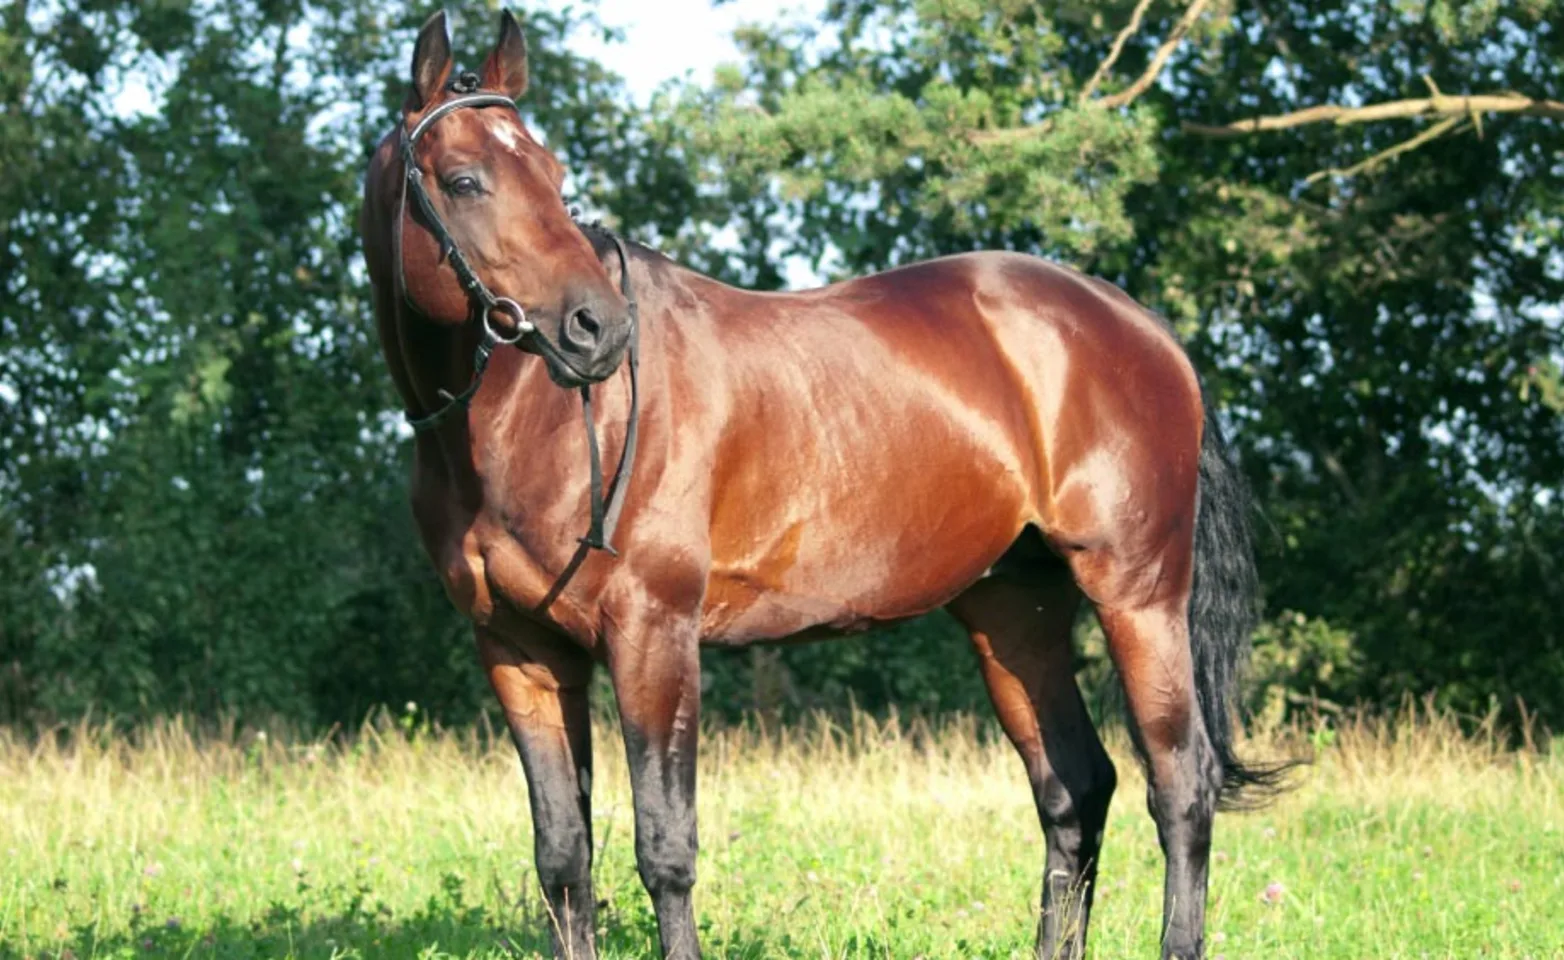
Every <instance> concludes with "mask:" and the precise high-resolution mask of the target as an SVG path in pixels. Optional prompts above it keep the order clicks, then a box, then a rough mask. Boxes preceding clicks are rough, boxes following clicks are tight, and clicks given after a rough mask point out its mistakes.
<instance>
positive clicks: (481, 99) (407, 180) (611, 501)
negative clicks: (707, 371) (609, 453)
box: [392, 74, 641, 567]
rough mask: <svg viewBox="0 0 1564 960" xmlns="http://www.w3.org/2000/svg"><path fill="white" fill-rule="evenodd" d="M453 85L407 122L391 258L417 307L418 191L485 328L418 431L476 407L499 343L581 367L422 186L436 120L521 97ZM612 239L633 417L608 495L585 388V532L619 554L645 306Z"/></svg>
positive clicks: (466, 82)
mask: <svg viewBox="0 0 1564 960" xmlns="http://www.w3.org/2000/svg"><path fill="white" fill-rule="evenodd" d="M451 89H452V90H453V91H455V92H456V93H458V94H461V96H457V97H455V98H453V99H450V100H447V101H446V102H444V103H442V104H440V105H439V106H438V107H435V108H434V109H433V110H431V111H429V112H428V113H427V114H425V115H424V117H423V119H421V120H419V121H418V123H417V124H415V125H414V126H413V127H412V129H410V130H409V129H408V128H407V127H405V126H404V127H403V128H402V148H401V153H402V168H403V170H404V171H405V173H404V176H403V178H402V192H401V197H400V199H399V200H398V203H397V216H396V230H395V232H394V233H393V236H392V243H393V246H394V248H395V249H394V251H393V256H394V258H395V260H396V285H397V291H398V294H399V295H400V296H401V298H402V299H403V301H405V302H406V303H407V304H409V305H410V306H413V307H414V308H415V309H416V308H417V305H416V304H414V303H413V302H412V298H411V297H409V296H408V292H407V272H406V265H405V262H404V260H403V246H402V243H403V241H402V234H403V231H404V229H405V225H406V223H407V197H408V194H412V196H413V199H414V200H415V201H417V203H418V212H419V213H420V214H422V216H423V219H424V222H425V224H426V225H427V226H428V228H429V232H430V233H432V234H433V235H434V238H435V241H436V242H437V243H438V244H439V245H440V255H441V257H443V258H444V259H446V260H448V261H450V264H451V269H452V270H453V271H455V273H456V279H457V281H458V282H460V283H461V285H462V289H463V290H464V291H465V292H466V293H467V299H468V301H469V303H470V304H471V308H472V309H471V313H470V314H469V316H468V321H469V322H471V321H472V320H473V319H476V320H477V321H478V323H479V325H480V327H481V329H480V331H479V334H478V346H477V348H476V350H475V351H474V352H473V371H472V380H471V381H469V382H468V384H467V387H466V388H465V389H464V390H462V392H461V393H457V394H452V393H451V392H449V391H447V390H443V389H442V390H440V391H439V396H440V398H441V399H442V400H444V401H445V405H444V406H442V407H440V408H439V409H438V410H436V411H434V412H433V413H430V414H426V415H424V416H422V417H415V416H413V415H412V414H411V413H407V414H405V416H406V417H407V422H408V425H409V426H411V427H412V428H413V430H414V431H415V432H419V433H422V432H424V431H426V430H432V429H434V428H435V427H438V426H440V425H441V424H442V423H444V422H445V421H446V420H448V419H449V418H450V417H451V415H452V414H454V413H456V412H457V411H461V410H467V409H468V408H469V407H470V406H471V405H472V399H473V397H474V396H476V395H477V393H478V388H479V387H480V386H482V385H483V374H484V371H485V370H487V369H488V367H489V358H490V357H491V356H493V354H494V350H495V348H497V347H500V346H516V347H518V348H520V349H524V350H530V351H531V352H533V353H536V354H538V355H540V356H541V357H542V358H543V360H544V362H545V363H549V364H552V365H554V366H555V367H557V368H563V369H565V370H569V371H571V372H572V373H575V374H577V376H579V375H580V374H579V372H578V371H577V370H576V368H575V366H574V365H573V364H571V363H570V361H568V360H566V359H565V357H564V354H563V353H562V352H561V351H560V349H559V347H558V346H556V345H555V344H554V343H553V342H551V341H550V340H549V339H548V337H546V336H544V334H543V332H542V331H541V330H539V329H538V328H537V325H536V324H534V323H532V321H530V320H528V319H527V312H526V311H525V310H523V309H522V307H521V304H519V303H517V302H516V301H515V300H512V299H510V298H509V297H501V296H496V295H495V293H494V291H492V290H490V289H489V288H488V286H487V285H486V284H485V283H484V282H483V280H482V279H480V278H479V276H478V274H477V272H476V271H475V270H473V268H472V264H471V263H469V262H468V260H467V257H466V256H465V255H464V254H463V253H462V249H461V247H459V246H457V244H456V238H454V237H452V236H451V231H450V230H449V229H448V228H447V227H446V225H445V221H443V220H441V219H440V215H439V213H437V212H436V211H435V209H434V203H433V202H432V201H431V200H430V199H429V192H428V191H427V190H426V189H425V188H424V175H423V171H422V170H420V169H419V168H418V161H417V158H416V157H415V156H414V151H415V149H416V148H417V146H418V141H419V140H420V139H421V138H422V137H423V135H424V134H425V133H427V132H428V131H429V128H430V127H432V126H434V125H435V124H436V123H437V122H439V120H440V119H441V118H442V117H445V116H447V115H449V114H451V113H454V112H456V111H457V110H461V109H463V108H466V107H472V108H474V109H478V108H482V107H499V106H504V107H509V108H510V109H512V110H514V109H516V104H515V101H513V100H511V99H510V98H509V97H503V96H500V95H498V94H492V93H473V92H472V91H474V90H476V89H477V78H476V77H474V76H472V75H470V74H469V75H464V76H463V77H462V78H461V79H460V80H458V81H456V82H455V83H453V84H452V85H451ZM597 229H599V230H601V231H602V232H603V234H604V235H605V236H607V237H608V239H609V240H611V241H613V244H614V249H615V250H616V251H617V252H618V254H619V290H620V293H621V294H622V295H623V296H624V298H625V300H626V302H628V304H629V312H630V344H629V351H628V353H629V356H628V360H629V364H630V420H629V424H628V425H627V426H626V428H625V446H624V453H623V454H622V455H621V456H620V458H619V466H618V468H617V469H616V470H615V471H614V482H613V486H612V488H611V490H610V492H609V494H608V497H607V499H606V500H605V498H604V495H603V464H602V456H601V454H600V453H599V449H598V442H597V426H596V424H595V423H594V421H593V417H592V392H591V388H590V386H588V385H583V386H582V387H581V406H582V412H583V414H584V415H585V417H586V434H587V452H588V454H589V457H590V462H589V464H588V466H589V470H590V479H589V488H588V499H589V502H590V507H591V526H590V528H589V529H588V530H587V534H586V536H584V537H581V538H580V541H579V542H580V544H581V547H582V550H583V551H586V550H602V551H604V552H606V553H609V554H612V555H614V556H617V555H618V554H617V552H616V551H615V550H614V548H613V546H612V543H611V541H612V539H613V535H614V528H615V527H616V526H618V524H619V515H620V513H621V512H622V511H623V509H624V501H625V492H626V491H627V490H628V489H629V486H630V473H631V471H632V469H633V468H634V465H635V446H636V437H637V434H638V433H639V427H640V420H641V417H640V413H641V404H640V389H639V383H638V380H639V371H640V336H641V322H640V310H639V308H638V306H637V305H636V302H635V294H634V291H633V290H632V289H631V285H630V257H629V254H628V253H627V252H626V250H625V245H624V241H623V240H621V239H619V237H618V235H616V234H615V233H613V231H611V230H608V229H607V228H604V227H597ZM496 313H503V314H506V315H508V316H509V317H510V318H511V320H512V322H513V323H514V324H515V332H514V333H512V334H511V335H510V336H509V337H506V336H503V335H502V334H501V333H500V332H499V331H497V330H496V329H494V323H493V316H494V314H496ZM582 559H585V556H584V553H578V554H577V559H576V560H575V561H573V562H572V565H571V566H572V567H575V566H577V565H579V563H580V561H581V560H582Z"/></svg>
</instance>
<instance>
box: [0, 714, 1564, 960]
mask: <svg viewBox="0 0 1564 960" xmlns="http://www.w3.org/2000/svg"><path fill="white" fill-rule="evenodd" d="M284 739H285V738H283V737H280V736H277V735H273V736H271V737H270V738H261V737H257V736H256V735H254V734H243V735H222V734H215V735H214V734H208V735H203V736H193V735H192V734H190V733H189V732H188V731H187V730H186V729H185V728H183V727H182V726H180V725H179V724H170V725H164V726H160V727H157V728H153V729H148V730H145V731H143V732H142V733H140V734H138V735H136V736H134V737H130V738H127V739H112V738H110V737H108V736H107V734H106V733H104V732H103V731H101V730H86V731H76V732H75V734H74V735H73V736H71V737H69V738H67V740H68V742H69V743H70V744H71V745H70V746H64V747H62V746H59V745H57V743H56V742H55V741H54V740H50V741H48V742H47V743H44V744H38V743H28V742H21V741H19V740H16V739H10V740H7V739H5V735H4V734H3V733H0V958H5V960H13V958H19V957H72V956H73V957H77V958H86V957H181V958H183V957H196V958H200V957H219V958H237V957H320V958H329V957H338V958H341V957H448V956H454V957H483V958H502V957H504V958H508V957H530V956H534V955H537V954H538V951H539V950H541V949H545V948H546V940H545V939H544V937H543V923H544V920H543V919H542V917H541V915H540V908H539V907H538V905H537V902H538V899H537V897H536V896H535V894H534V892H533V891H534V889H535V887H534V885H533V879H532V872H531V870H532V868H531V851H530V847H531V828H530V825H529V822H528V817H527V809H526V792H525V789H524V787H523V781H522V778H521V775H520V772H519V766H518V764H517V762H516V761H515V759H514V756H513V754H512V752H511V750H510V747H509V745H508V743H505V742H503V741H501V742H494V741H492V740H491V739H490V738H487V737H484V736H481V735H479V734H476V733H471V732H469V733H465V734H450V733H428V732H423V733H415V734H413V735H409V734H408V733H407V732H406V731H405V730H403V729H401V728H399V727H398V726H396V725H394V724H383V725H382V726H381V728H380V729H378V730H376V729H366V730H365V731H364V732H362V733H360V734H359V735H357V736H355V737H352V738H347V739H346V740H345V741H338V742H334V743H332V744H325V743H298V742H293V743H288V742H282V741H283V740H284ZM1317 742H1319V743H1320V744H1321V746H1322V749H1321V751H1320V755H1319V758H1318V762H1317V763H1316V764H1315V765H1314V766H1313V767H1311V768H1308V769H1306V770H1305V771H1303V772H1302V773H1301V774H1300V776H1299V787H1298V789H1297V790H1296V791H1294V792H1293V793H1291V794H1289V795H1288V796H1287V797H1285V798H1284V799H1283V800H1282V801H1281V802H1280V803H1279V804H1277V805H1276V806H1275V807H1273V808H1271V809H1269V810H1267V811H1264V812H1261V813H1254V814H1244V815H1224V816H1222V817H1221V818H1219V820H1218V823H1217V837H1216V843H1215V851H1216V852H1215V854H1214V857H1215V863H1214V864H1213V881H1212V903H1211V913H1210V925H1209V940H1208V942H1209V945H1210V952H1211V953H1212V954H1213V955H1216V954H1221V955H1225V956H1226V957H1229V958H1237V957H1352V958H1357V957H1564V756H1561V755H1560V753H1561V752H1560V751H1559V750H1558V749H1556V748H1555V749H1554V750H1553V751H1552V753H1551V755H1547V754H1539V753H1537V752H1535V751H1524V750H1523V751H1519V752H1506V751H1503V750H1501V749H1500V748H1499V746H1498V745H1497V744H1495V743H1494V742H1493V741H1492V739H1491V738H1482V737H1478V738H1471V737H1463V736H1462V735H1460V734H1459V733H1458V732H1457V730H1456V728H1455V726H1454V725H1453V724H1451V723H1450V722H1448V721H1445V720H1441V719H1438V718H1433V719H1429V718H1427V717H1424V718H1422V719H1420V720H1417V721H1416V722H1407V721H1406V720H1403V722H1401V723H1399V724H1384V725H1379V724H1370V723H1355V724H1348V725H1346V726H1345V727H1344V728H1343V729H1341V730H1339V731H1336V732H1335V733H1334V737H1333V738H1332V742H1331V743H1329V745H1324V743H1323V741H1322V740H1319V739H1318V738H1317ZM598 744H599V751H598V753H599V759H598V767H599V771H598V775H597V782H596V788H595V789H596V797H595V799H596V820H597V842H598V845H599V848H600V853H599V856H598V866H597V878H598V880H597V883H598V897H599V899H600V900H604V901H606V902H607V906H606V908H605V909H603V910H602V911H601V912H600V917H599V920H600V926H601V931H600V932H601V938H600V942H601V943H602V945H603V947H604V953H605V956H609V957H620V958H629V957H643V956H648V955H651V952H652V950H653V948H654V945H655V943H656V932H655V925H654V922H653V919H652V915H651V910H650V905H649V903H648V901H647V899H646V896H645V893H644V892H643V891H642V889H641V886H640V882H639V880H638V879H637V877H636V873H635V867H634V862H633V850H632V846H633V845H632V840H631V829H632V828H631V815H630V804H629V790H628V786H627V782H626V775H625V772H624V766H623V762H622V760H621V759H620V756H621V754H620V747H619V742H618V737H617V735H616V734H614V733H613V732H612V731H611V729H610V728H607V727H604V728H603V729H602V730H600V731H599V739H598ZM1249 749H1250V751H1251V752H1254V753H1260V754H1265V753H1274V752H1275V751H1278V750H1286V749H1291V750H1294V751H1296V749H1297V748H1296V747H1288V746H1287V745H1286V744H1283V743H1275V742H1264V743H1258V744H1251V745H1250V748H1249ZM1115 752H1116V754H1117V757H1118V760H1119V766H1120V771H1121V781H1122V784H1121V787H1120V792H1119V795H1118V798H1117V800H1116V801H1115V804H1114V812H1113V818H1112V820H1111V822H1110V825H1109V827H1108V841H1107V847H1106V851H1105V854H1104V857H1103V865H1102V874H1101V887H1100V893H1099V895H1098V904H1099V907H1098V910H1097V913H1096V916H1095V919H1094V923H1093V929H1092V946H1093V951H1092V952H1093V955H1094V956H1096V957H1099V958H1108V957H1124V956H1140V957H1150V956H1154V955H1155V951H1156V941H1157V928H1158V922H1159V918H1160V908H1161V870H1162V860H1161V855H1160V853H1159V851H1158V849H1157V844H1156V837H1155V833H1154V830H1153V828H1152V825H1151V822H1150V820H1149V819H1148V818H1147V816H1146V814H1145V805H1144V799H1143V798H1144V792H1143V791H1144V786H1143V783H1142V781H1141V780H1140V779H1139V774H1138V772H1137V771H1136V769H1135V766H1134V763H1133V761H1131V760H1130V759H1129V758H1128V755H1127V753H1126V752H1125V751H1124V750H1122V749H1119V750H1116V751H1115ZM700 816H701V837H702V841H703V845H702V850H701V859H700V877H701V879H700V883H699V886H698V887H697V888H696V893H697V909H698V910H699V913H700V916H701V924H702V929H703V940H704V944H705V947H706V953H707V956H709V957H898V958H902V957H906V958H912V957H920V956H921V957H926V958H934V957H1022V956H1027V955H1028V947H1029V945H1030V943H1031V938H1032V930H1033V925H1034V922H1035V902H1036V899H1037V892H1038V887H1039V882H1040V873H1041V856H1042V854H1041V844H1040V835H1039V830H1038V827H1037V824H1036V821H1035V819H1034V815H1033V812H1032V806H1031V801H1030V798H1029V795H1028V793H1027V790H1026V787H1025V784H1024V780H1023V777H1022V773H1021V769H1020V765H1019V763H1018V762H1017V761H1016V759H1015V757H1014V756H1013V755H1012V754H1011V752H1010V748H1009V746H1008V744H1005V743H1003V742H1002V741H1001V742H995V738H994V737H992V736H991V735H989V734H988V733H987V732H986V728H985V730H984V731H980V730H979V729H978V728H977V727H976V726H975V725H974V724H971V723H967V724H962V723H953V724H951V725H949V726H946V727H944V728H941V729H938V730H934V731H930V730H927V729H925V728H914V729H910V730H904V729H901V728H900V727H898V726H896V725H895V724H890V725H878V724H875V723H874V722H873V721H871V720H868V719H865V718H859V719H857V720H856V721H854V722H853V723H851V724H850V725H849V726H848V727H846V728H842V727H836V726H832V725H830V724H828V723H825V722H816V723H813V724H811V725H806V726H805V727H804V728H802V729H797V730H794V731H792V732H789V733H787V734H784V735H782V736H773V737H761V736H758V735H756V734H755V733H753V732H744V731H728V732H712V733H710V734H709V735H708V736H707V737H706V739H705V741H704V748H703V755H702V781H701V794H700ZM1268 890H1269V893H1267V891H1268ZM518 904H519V905H518Z"/></svg>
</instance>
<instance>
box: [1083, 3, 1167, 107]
mask: <svg viewBox="0 0 1564 960" xmlns="http://www.w3.org/2000/svg"><path fill="white" fill-rule="evenodd" d="M1153 2H1154V0H1140V2H1139V3H1137V4H1135V10H1134V12H1133V13H1131V14H1130V22H1129V24H1128V25H1126V26H1125V28H1124V29H1123V30H1120V31H1119V35H1118V36H1117V37H1114V38H1113V48H1112V49H1111V50H1109V51H1108V55H1107V56H1106V57H1104V58H1103V61H1102V63H1099V64H1098V65H1097V71H1096V72H1095V73H1093V74H1092V78H1091V79H1090V80H1088V81H1086V86H1084V87H1082V88H1081V95H1080V96H1079V97H1078V98H1077V102H1079V103H1082V104H1084V103H1085V102H1086V101H1087V100H1090V99H1091V96H1092V94H1094V93H1096V92H1097V88H1098V87H1099V86H1101V85H1102V82H1103V81H1104V80H1106V79H1107V78H1108V71H1110V70H1112V69H1113V65H1114V64H1115V63H1117V62H1118V60H1119V54H1121V53H1123V52H1124V44H1125V43H1127V42H1128V41H1129V39H1130V37H1133V36H1134V35H1135V31H1137V30H1139V29H1140V21H1141V18H1142V17H1144V16H1145V15H1146V8H1148V7H1150V6H1151V4H1152V3H1153Z"/></svg>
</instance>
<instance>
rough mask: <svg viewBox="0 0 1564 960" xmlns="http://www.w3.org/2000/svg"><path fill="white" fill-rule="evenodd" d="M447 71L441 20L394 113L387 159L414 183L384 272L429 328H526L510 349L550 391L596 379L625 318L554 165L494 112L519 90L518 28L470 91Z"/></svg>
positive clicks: (517, 121)
mask: <svg viewBox="0 0 1564 960" xmlns="http://www.w3.org/2000/svg"><path fill="white" fill-rule="evenodd" d="M451 70H452V61H451V44H450V38H449V35H448V34H447V32H446V23H445V14H444V13H443V12H441V13H437V14H435V15H434V16H433V17H431V18H430V19H429V21H428V22H427V23H425V24H424V27H423V29H422V30H421V31H420V32H419V35H418V43H417V45H416V46H415V47H414V50H413V72H412V87H411V89H410V90H409V91H408V95H407V100H406V102H405V103H404V105H403V127H402V130H401V134H400V137H401V142H400V144H399V150H398V152H399V154H400V156H401V157H403V158H404V161H405V160H406V158H408V157H411V161H410V162H411V164H412V165H413V166H414V167H416V168H417V170H418V171H419V172H420V173H421V177H420V178H419V182H418V183H416V184H412V185H411V186H410V189H406V190H405V192H403V193H402V194H401V201H400V203H399V206H400V207H401V209H400V210H398V211H396V212H395V213H394V214H393V217H394V219H393V220H392V221H391V224H392V229H393V230H399V231H400V232H401V241H400V243H399V244H398V245H397V246H399V247H400V249H399V250H397V251H396V253H395V254H394V256H396V257H397V258H398V259H399V260H400V263H399V264H398V265H395V266H393V269H394V270H399V271H400V276H401V278H402V279H401V281H400V285H401V286H402V288H403V289H402V295H403V296H404V297H405V298H406V300H407V301H408V302H409V303H411V304H412V305H413V307H414V308H415V309H416V310H417V311H418V312H419V313H421V314H422V315H423V316H424V317H426V318H427V319H428V320H429V321H431V322H433V323H438V324H447V325H458V324H461V323H464V322H466V321H467V320H469V319H470V318H472V317H473V316H474V314H475V312H477V313H480V314H482V315H484V317H485V318H486V319H487V320H488V321H489V322H490V323H491V324H493V325H494V327H495V328H496V329H497V331H498V332H499V333H500V334H501V335H502V336H508V335H511V334H518V333H520V332H522V331H523V330H525V329H527V327H528V325H531V326H535V327H536V328H537V334H535V335H534V336H532V337H528V338H527V339H524V340H522V341H521V345H522V346H523V347H525V348H527V349H531V350H533V351H534V352H540V353H542V354H543V356H544V357H545V358H546V359H547V361H548V366H549V374H550V376H552V377H553V379H554V380H555V382H557V383H560V384H562V385H564V386H578V385H581V384H585V383H592V382H596V381H599V380H602V379H604V378H606V377H608V376H609V375H610V374H612V373H613V372H614V371H615V370H616V369H617V368H618V366H619V363H620V361H621V360H622V359H623V357H624V355H625V350H626V347H627V345H628V343H629V341H630V335H631V325H632V322H633V320H632V318H631V315H630V311H629V304H628V302H627V301H626V300H625V298H624V297H623V296H621V295H620V292H619V291H618V290H617V289H616V288H615V286H614V284H613V282H612V281H611V280H610V278H609V275H608V272H607V270H606V269H605V268H604V266H603V264H602V262H601V261H600V260H599V259H598V256H597V253H596V252H595V251H594V250H593V248H592V245H591V244H590V243H589V242H588V241H587V239H586V237H585V236H583V235H582V233H581V231H580V230H579V229H578V228H577V226H576V224H575V223H574V222H573V221H572V219H571V216H570V213H569V211H568V210H566V208H565V204H564V202H563V200H561V198H560V187H561V184H562V183H563V181H564V169H563V168H562V167H561V166H560V164H559V161H558V160H556V159H554V156H553V154H551V153H549V151H548V150H547V149H545V148H544V147H543V146H542V145H541V144H539V143H538V142H537V141H536V140H534V139H533V137H532V135H531V134H530V133H529V132H528V131H527V128H526V127H525V126H524V125H523V124H522V122H521V118H520V117H519V116H518V115H517V113H516V111H515V110H513V109H509V108H508V107H507V105H506V103H505V102H504V101H509V100H514V99H516V98H517V97H520V96H521V95H522V93H523V92H525V91H526V89H527V42H526V39H525V38H524V37H523V35H522V32H521V27H520V25H519V24H517V22H516V18H515V17H513V16H512V15H511V14H510V12H509V11H506V12H505V13H504V15H503V17H502V19H501V22H500V37H499V42H498V43H497V44H496V45H495V48H494V51H493V52H492V53H490V54H489V57H488V59H487V60H485V61H484V64H483V68H482V70H481V71H480V72H479V73H478V75H477V78H476V80H477V82H476V84H474V83H473V82H472V78H470V77H469V78H466V82H465V83H463V82H459V83H457V84H455V85H452V84H451V83H450V77H451ZM484 95H487V100H485V97H484ZM457 101H461V103H459V104H458V103H457ZM442 108H446V109H442ZM398 166H403V167H405V162H404V163H402V164H398ZM403 173H404V174H405V170H404V171H403ZM420 188H421V189H420ZM419 193H422V194H423V195H424V196H425V197H427V201H428V202H427V204H425V203H424V202H423V200H422V199H420V198H419V196H418V194H419ZM409 194H411V196H409ZM442 231H443V232H445V233H446V234H447V235H448V241H447V242H446V243H444V244H442V238H441V236H440V234H441V232H442ZM464 272H467V273H469V274H470V276H467V277H464V276H463V273H464ZM473 281H476V283H474V282H473ZM496 300H497V301H498V303H499V306H498V307H496V306H495V305H494V302H493V301H496ZM517 307H519V310H518V309H516V308H517ZM538 336H541V337H542V338H544V339H546V341H548V342H547V343H544V344H541V345H540V344H538V343H537V342H536V338H537V337H538ZM550 344H552V345H553V347H554V348H553V349H549V346H550Z"/></svg>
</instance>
